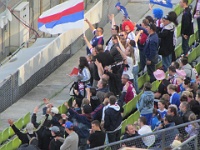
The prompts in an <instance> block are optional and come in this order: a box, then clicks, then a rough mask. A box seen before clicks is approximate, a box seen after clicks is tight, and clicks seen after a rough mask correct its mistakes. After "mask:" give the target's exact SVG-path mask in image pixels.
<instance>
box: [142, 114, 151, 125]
mask: <svg viewBox="0 0 200 150" xmlns="http://www.w3.org/2000/svg"><path fill="white" fill-rule="evenodd" d="M152 115H153V114H152V113H150V114H141V116H143V117H145V118H146V119H147V125H151V118H152Z"/></svg>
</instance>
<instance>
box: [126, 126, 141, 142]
mask: <svg viewBox="0 0 200 150" xmlns="http://www.w3.org/2000/svg"><path fill="white" fill-rule="evenodd" d="M136 136H139V134H138V132H137V130H136V127H135V125H132V124H128V125H126V127H125V134H124V135H123V137H122V140H125V139H128V138H133V137H136ZM138 140H139V139H137V140H132V141H129V142H125V143H124V145H125V146H136V144H137V143H138V142H139V141H138Z"/></svg>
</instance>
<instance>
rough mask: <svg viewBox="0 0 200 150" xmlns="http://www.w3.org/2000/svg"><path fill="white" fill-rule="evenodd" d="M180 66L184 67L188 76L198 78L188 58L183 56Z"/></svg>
mask: <svg viewBox="0 0 200 150" xmlns="http://www.w3.org/2000/svg"><path fill="white" fill-rule="evenodd" d="M180 67H181V69H183V70H184V71H185V73H186V77H188V78H190V79H192V80H196V75H195V72H194V70H193V69H192V67H191V65H190V64H189V63H188V58H187V57H183V58H182V59H181V61H180Z"/></svg>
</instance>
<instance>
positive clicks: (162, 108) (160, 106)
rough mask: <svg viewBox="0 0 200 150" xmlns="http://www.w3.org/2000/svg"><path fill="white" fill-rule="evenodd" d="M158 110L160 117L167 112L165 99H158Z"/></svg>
mask: <svg viewBox="0 0 200 150" xmlns="http://www.w3.org/2000/svg"><path fill="white" fill-rule="evenodd" d="M158 112H159V113H160V115H161V118H164V117H165V115H166V114H167V109H165V101H163V100H160V101H158Z"/></svg>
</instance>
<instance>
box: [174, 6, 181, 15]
mask: <svg viewBox="0 0 200 150" xmlns="http://www.w3.org/2000/svg"><path fill="white" fill-rule="evenodd" d="M174 12H175V13H176V14H177V16H178V15H179V14H180V5H179V4H177V5H176V6H175V8H174Z"/></svg>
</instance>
